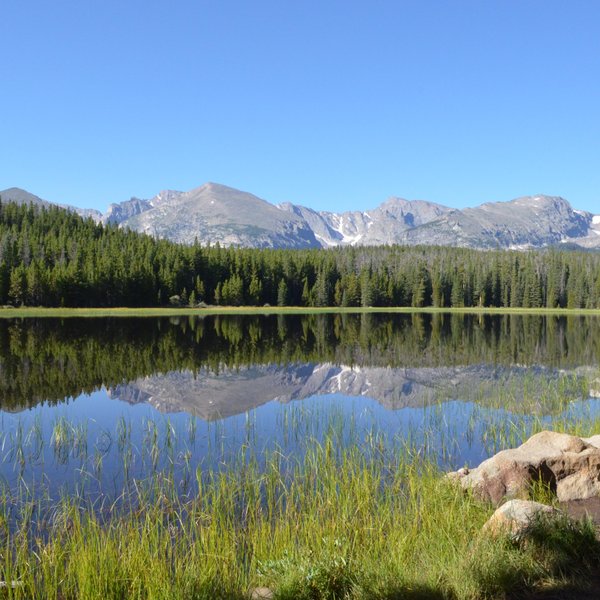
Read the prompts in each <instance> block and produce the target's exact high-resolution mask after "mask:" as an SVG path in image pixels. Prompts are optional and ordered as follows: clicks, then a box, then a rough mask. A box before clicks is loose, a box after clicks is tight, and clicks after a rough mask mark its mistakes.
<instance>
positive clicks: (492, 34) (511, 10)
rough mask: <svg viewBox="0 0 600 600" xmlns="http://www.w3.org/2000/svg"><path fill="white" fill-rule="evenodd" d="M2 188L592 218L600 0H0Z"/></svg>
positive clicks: (54, 194)
mask: <svg viewBox="0 0 600 600" xmlns="http://www.w3.org/2000/svg"><path fill="white" fill-rule="evenodd" d="M0 23H2V34H1V37H0V40H1V45H2V50H1V53H0V77H1V79H0V81H1V89H0V134H1V139H0V142H1V143H0V189H4V188H6V187H11V186H17V187H23V188H26V189H28V190H29V191H31V192H33V193H35V194H37V195H39V196H41V197H43V198H46V199H48V200H51V201H56V202H67V203H72V204H76V205H79V206H85V207H95V208H99V209H102V210H104V209H105V208H106V207H107V205H108V204H109V203H110V202H118V201H121V200H126V199H128V198H129V197H130V196H132V195H135V196H138V197H142V198H147V197H151V196H153V195H154V194H156V193H157V192H158V191H160V190H161V189H166V188H171V189H179V190H187V189H191V188H193V187H196V186H198V185H201V184H202V183H204V182H206V181H216V182H219V183H224V184H227V185H230V186H233V187H237V188H240V189H243V190H246V191H250V192H252V193H254V194H256V195H258V196H261V197H262V198H265V199H266V200H269V201H271V202H282V201H286V200H288V201H292V202H295V203H301V204H304V205H307V206H312V207H314V208H318V209H328V210H346V209H359V208H372V207H374V206H376V205H377V204H379V203H380V202H382V201H383V200H385V199H386V198H387V197H389V196H391V195H396V196H402V197H405V198H409V199H416V198H421V199H427V200H432V201H436V202H441V203H443V204H448V205H450V206H456V207H462V206H473V205H476V204H479V203H481V202H484V201H491V200H509V199H511V198H514V197H517V196H520V195H529V194H536V193H546V194H554V195H562V196H564V197H565V198H567V199H568V200H570V201H571V203H572V204H573V205H574V206H575V207H576V208H582V209H587V210H590V211H592V212H595V213H600V2H598V1H597V0H589V1H577V0H575V1H571V0H570V1H569V2H566V1H564V0H560V1H553V0H518V1H513V0H498V1H496V0H472V1H470V0H452V1H447V0H444V1H437V0H436V1H433V0H414V1H412V0H410V1H408V0H390V1H378V0H369V1H367V0H365V1H364V2H357V1H353V0H340V1H325V0H319V1H313V0H297V1H288V0H272V1H266V0H244V1H242V0H238V1H233V0H211V1H189V2H188V1H183V0H178V1H171V2H166V1H164V2H159V1H152V0H135V1H131V0H126V1H122V0H120V1H114V0H102V1H91V0H89V1H88V0H74V1H66V0H55V1H53V2H49V1H46V0H44V1H41V0H40V1H34V0H2V2H0Z"/></svg>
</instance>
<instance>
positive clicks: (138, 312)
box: [0, 306, 600, 319]
mask: <svg viewBox="0 0 600 600" xmlns="http://www.w3.org/2000/svg"><path fill="white" fill-rule="evenodd" d="M310 314H472V315H482V316H485V315H531V316H536V315H537V316H557V317H571V316H574V317H594V316H600V309H597V308H495V307H484V308H479V307H460V308H438V307H421V308H416V307H410V306H398V307H389V306H377V307H335V306H325V307H304V306H210V307H207V308H187V307H183V308H175V307H174V308H171V307H167V308H129V307H115V308H46V307H23V308H0V318H2V319H13V318H33V317H36V318H39V317H172V316H204V315H208V316H213V315H310Z"/></svg>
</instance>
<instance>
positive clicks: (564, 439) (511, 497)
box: [447, 431, 600, 537]
mask: <svg viewBox="0 0 600 600" xmlns="http://www.w3.org/2000/svg"><path fill="white" fill-rule="evenodd" d="M447 477H448V478H449V479H450V480H452V481H456V482H457V483H458V484H460V485H461V486H462V487H463V488H464V489H470V490H472V492H473V494H474V495H475V496H476V497H478V498H480V499H482V500H486V501H489V502H491V503H492V504H493V505H495V506H499V508H498V509H497V510H496V512H495V513H494V514H493V515H492V517H491V518H490V520H489V521H488V522H487V523H486V525H485V526H484V528H485V529H486V530H489V531H490V532H492V533H498V532H500V531H506V532H508V533H509V534H510V535H513V536H515V537H519V536H521V535H523V534H524V532H525V531H526V530H527V528H528V527H529V525H530V523H531V522H532V521H533V520H534V519H536V518H539V516H540V514H543V515H544V516H547V517H549V518H552V517H553V516H558V515H561V512H560V511H559V510H557V509H555V508H552V507H550V506H547V505H545V504H541V503H539V502H533V501H530V500H526V499H525V498H526V497H527V495H528V493H529V491H530V489H531V487H532V485H534V484H536V483H540V484H543V485H544V486H546V487H547V488H548V489H549V490H550V491H551V492H553V493H555V494H556V497H557V499H558V501H559V502H560V503H561V504H563V505H565V506H568V505H569V504H570V503H575V502H579V501H584V500H588V499H590V498H596V497H599V496H600V435H595V436H593V437H590V438H579V437H576V436H574V435H568V434H566V433H555V432H553V431H542V432H540V433H537V434H536V435H534V436H532V437H531V438H529V439H528V440H527V441H526V442H525V443H524V444H522V445H521V446H519V447H518V448H512V449H509V450H503V451H502V452H499V453H498V454H496V455H495V456H492V457H491V458H489V459H487V460H485V461H484V462H482V463H481V464H480V465H479V466H478V467H477V468H475V469H468V468H463V469H459V470H458V471H454V472H452V473H449V474H448V475H447ZM500 505H501V506H500Z"/></svg>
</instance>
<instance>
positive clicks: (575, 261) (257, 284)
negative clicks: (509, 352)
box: [0, 202, 600, 308]
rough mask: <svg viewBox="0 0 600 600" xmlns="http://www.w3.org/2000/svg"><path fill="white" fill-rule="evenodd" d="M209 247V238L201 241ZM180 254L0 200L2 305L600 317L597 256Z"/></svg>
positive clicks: (439, 251)
mask: <svg viewBox="0 0 600 600" xmlns="http://www.w3.org/2000/svg"><path fill="white" fill-rule="evenodd" d="M200 242H202V240H200ZM200 242H197V243H195V244H193V245H180V244H176V243H173V242H169V241H166V240H158V239H154V238H152V237H150V236H147V235H144V234H140V233H135V232H132V231H128V230H123V229H119V228H118V227H117V226H116V225H111V224H107V225H103V224H100V223H97V222H94V221H93V220H92V219H84V218H82V217H80V216H78V215H77V214H75V213H73V212H71V211H68V210H64V209H62V208H57V207H34V206H31V205H18V204H14V203H1V202H0V304H11V305H13V306H17V305H27V306H71V307H76V306H81V307H93V306H98V307H111V306H131V307H140V306H162V305H167V304H184V305H197V304H198V303H200V302H205V303H207V304H217V305H219V304H222V305H234V306H235V305H255V306H262V305H264V304H271V305H282V306H285V305H290V306H413V307H423V306H436V307H451V306H452V307H462V306H484V307H531V308H537V307H550V308H555V307H568V308H600V254H597V253H590V252H576V251H558V250H547V251H529V252H520V251H505V250H494V251H480V250H471V249H465V248H449V247H428V246H417V247H408V246H397V245H394V246H376V247H340V248H334V249H330V250H323V249H309V250H272V249H233V248H221V247H219V246H218V245H215V246H212V247H210V246H208V247H206V246H202V245H201V243H200Z"/></svg>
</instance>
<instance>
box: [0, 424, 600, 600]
mask: <svg viewBox="0 0 600 600" xmlns="http://www.w3.org/2000/svg"><path fill="white" fill-rule="evenodd" d="M376 450H377V444H374V445H373V446H372V448H371V451H369V452H365V451H364V450H360V449H359V448H358V447H357V446H352V447H349V448H347V449H341V448H340V446H338V445H337V444H336V439H335V437H331V436H330V437H327V438H326V439H325V440H324V441H323V442H322V443H318V442H311V443H309V444H308V445H307V452H306V454H305V456H304V457H303V458H302V459H301V460H298V459H293V458H291V457H286V456H284V455H283V454H281V453H280V452H277V451H275V452H273V453H271V454H270V455H268V456H267V457H266V461H265V462H264V464H263V466H261V467H259V466H258V464H259V462H258V461H256V460H255V459H253V458H252V457H248V456H242V457H240V458H241V461H240V463H239V464H238V466H237V467H236V468H228V469H225V470H224V471H222V472H220V473H217V472H209V473H206V472H204V473H203V472H201V471H200V470H198V471H197V472H196V477H197V483H198V488H199V491H198V493H197V494H195V495H194V497H193V498H191V499H188V500H185V501H184V500H181V499H180V495H179V494H178V490H177V489H176V487H177V486H176V485H174V484H173V481H172V480H170V479H169V477H168V476H165V477H159V478H155V479H153V481H152V482H151V483H150V484H148V482H133V483H132V485H131V487H130V488H129V489H128V490H127V491H126V492H124V496H123V497H122V498H121V500H122V501H123V502H122V504H121V508H118V509H117V508H116V506H117V505H116V504H113V505H107V506H98V505H96V506H94V507H92V506H89V505H86V504H85V501H84V502H83V503H81V502H78V503H76V502H74V501H73V500H69V499H63V500H62V501H61V502H59V503H58V505H56V506H55V507H54V508H52V509H51V510H50V511H48V512H47V513H46V514H43V515H42V514H39V513H37V512H36V508H35V507H36V504H35V502H34V501H28V500H27V499H23V498H20V499H15V498H14V497H12V496H11V495H10V494H6V495H5V496H4V498H3V499H2V502H1V504H0V514H1V519H0V554H1V560H0V569H1V578H2V580H4V581H6V582H9V583H10V582H15V587H7V588H4V589H2V590H0V594H2V595H4V596H5V597H8V598H54V599H60V600H67V599H73V600H75V599H79V600H88V599H89V600H91V599H103V600H104V599H115V600H116V599H125V598H135V599H140V600H142V599H144V600H145V599H164V600H167V599H169V600H170V599H182V600H183V599H197V598H198V599H200V598H206V599H209V598H210V599H214V598H223V599H242V598H248V597H249V594H250V590H251V589H253V588H254V587H257V586H266V587H269V588H272V589H274V590H275V598H280V599H307V600H318V599H334V598H335V599H342V598H348V599H363V598H364V599H366V598H369V599H372V598H375V599H377V598H381V599H392V598H408V599H413V598H440V599H442V598H444V599H449V600H450V599H452V600H459V599H473V600H474V599H477V598H504V597H505V595H506V594H509V595H510V594H513V593H515V592H519V591H523V590H527V589H531V588H533V587H536V586H539V585H542V584H545V585H548V584H552V583H556V582H561V581H571V580H574V579H581V578H583V579H585V576H586V574H587V573H588V572H589V571H590V569H592V568H594V567H597V566H598V564H600V546H599V544H598V541H597V540H596V537H595V532H594V529H593V527H592V526H591V525H590V524H589V523H586V522H582V523H580V524H576V525H573V524H571V523H567V522H565V523H562V524H558V525H554V526H553V527H552V529H548V526H547V525H544V524H543V523H540V524H539V525H538V528H537V532H536V534H535V535H533V536H532V537H531V538H530V539H529V541H528V542H527V543H521V544H518V543H515V542H512V541H510V540H509V539H508V538H505V539H502V538H501V539H492V538H490V537H488V535H486V534H483V533H482V532H481V527H482V525H483V524H484V522H485V521H486V520H487V519H488V518H489V516H490V515H491V513H492V508H491V507H490V506H488V505H485V504H482V503H480V502H478V501H476V500H475V499H473V498H472V497H470V496H468V495H466V494H464V493H463V492H462V491H460V490H458V489H457V488H456V487H454V486H452V485H451V484H449V483H448V482H446V481H445V480H444V479H443V478H442V477H441V476H440V473H439V471H438V470H437V468H436V467H434V466H432V465H431V463H429V462H428V461H426V460H423V459H420V458H419V457H418V456H414V455H411V453H410V452H409V451H408V450H407V451H406V452H403V453H400V454H397V455H395V456H394V457H392V456H390V455H389V454H388V453H385V452H383V451H382V452H381V453H379V454H378V453H377V451H376ZM244 452H246V450H245V449H244V448H242V453H244Z"/></svg>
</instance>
